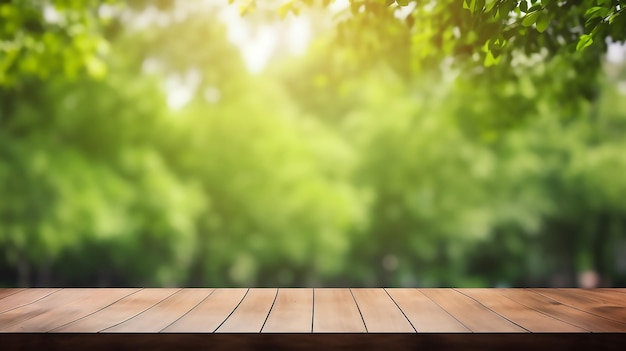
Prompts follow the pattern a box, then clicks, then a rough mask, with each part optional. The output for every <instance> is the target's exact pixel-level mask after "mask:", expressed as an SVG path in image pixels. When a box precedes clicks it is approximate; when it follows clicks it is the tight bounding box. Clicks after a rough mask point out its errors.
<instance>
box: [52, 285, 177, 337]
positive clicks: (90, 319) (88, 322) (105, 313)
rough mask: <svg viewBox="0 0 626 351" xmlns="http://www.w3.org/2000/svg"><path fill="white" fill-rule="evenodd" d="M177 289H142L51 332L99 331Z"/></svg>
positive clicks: (136, 313)
mask: <svg viewBox="0 0 626 351" xmlns="http://www.w3.org/2000/svg"><path fill="white" fill-rule="evenodd" d="M179 290H180V289H142V290H140V291H138V292H136V293H134V294H132V295H129V296H126V297H125V298H123V299H121V300H119V301H117V302H115V303H114V304H112V305H110V306H108V307H106V308H103V309H101V310H99V311H97V312H95V313H93V314H90V315H88V316H85V317H84V318H81V319H79V320H76V321H74V322H71V323H68V324H66V325H64V326H61V327H59V328H56V329H54V330H52V332H64V333H78V332H80V333H87V332H99V331H101V330H104V329H106V328H110V327H112V326H114V325H117V324H120V323H122V322H124V321H126V320H128V319H130V318H132V317H134V316H136V315H138V314H139V313H142V312H144V311H145V310H147V309H149V308H151V307H152V306H154V305H156V304H157V303H159V302H161V301H163V300H164V299H166V298H167V297H169V296H171V295H172V294H174V293H176V292H177V291H179Z"/></svg>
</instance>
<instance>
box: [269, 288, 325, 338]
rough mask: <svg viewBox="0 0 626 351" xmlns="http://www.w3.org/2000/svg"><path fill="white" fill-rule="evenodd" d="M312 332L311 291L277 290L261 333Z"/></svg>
mask: <svg viewBox="0 0 626 351" xmlns="http://www.w3.org/2000/svg"><path fill="white" fill-rule="evenodd" d="M312 330H313V289H285V288H281V289H278V296H276V301H275V302H274V307H272V311H271V312H270V315H269V316H268V317H267V321H266V322H265V326H264V327H263V330H262V332H263V333H310V332H312Z"/></svg>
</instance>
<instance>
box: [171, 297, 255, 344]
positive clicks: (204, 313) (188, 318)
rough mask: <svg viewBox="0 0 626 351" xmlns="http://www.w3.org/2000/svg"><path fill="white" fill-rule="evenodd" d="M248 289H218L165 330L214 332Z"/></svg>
mask: <svg viewBox="0 0 626 351" xmlns="http://www.w3.org/2000/svg"><path fill="white" fill-rule="evenodd" d="M247 292H248V289H216V290H215V291H214V292H213V293H212V294H211V295H209V297H207V298H206V299H205V300H204V301H202V302H201V303H200V304H199V305H198V306H196V307H195V308H193V309H192V310H190V311H189V312H188V313H187V314H185V315H184V316H182V317H181V318H180V319H178V320H177V321H176V322H174V323H172V324H171V325H170V326H168V327H167V328H165V329H163V331H164V332H175V333H183V332H187V333H212V332H214V331H215V329H217V327H219V326H220V325H221V324H222V323H223V322H224V321H225V320H226V318H228V316H230V314H231V313H232V312H233V310H235V308H236V307H237V305H239V303H240V302H241V300H242V299H243V297H244V296H245V295H246V293H247Z"/></svg>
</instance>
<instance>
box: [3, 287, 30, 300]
mask: <svg viewBox="0 0 626 351" xmlns="http://www.w3.org/2000/svg"><path fill="white" fill-rule="evenodd" d="M22 290H25V288H0V299H4V298H5V297H7V296H11V295H13V294H15V293H18V292H20V291H22Z"/></svg>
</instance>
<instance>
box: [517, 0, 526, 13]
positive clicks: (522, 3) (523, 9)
mask: <svg viewBox="0 0 626 351" xmlns="http://www.w3.org/2000/svg"><path fill="white" fill-rule="evenodd" d="M519 9H520V10H522V12H524V13H526V12H528V3H527V2H526V0H522V1H521V2H520V3H519Z"/></svg>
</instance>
